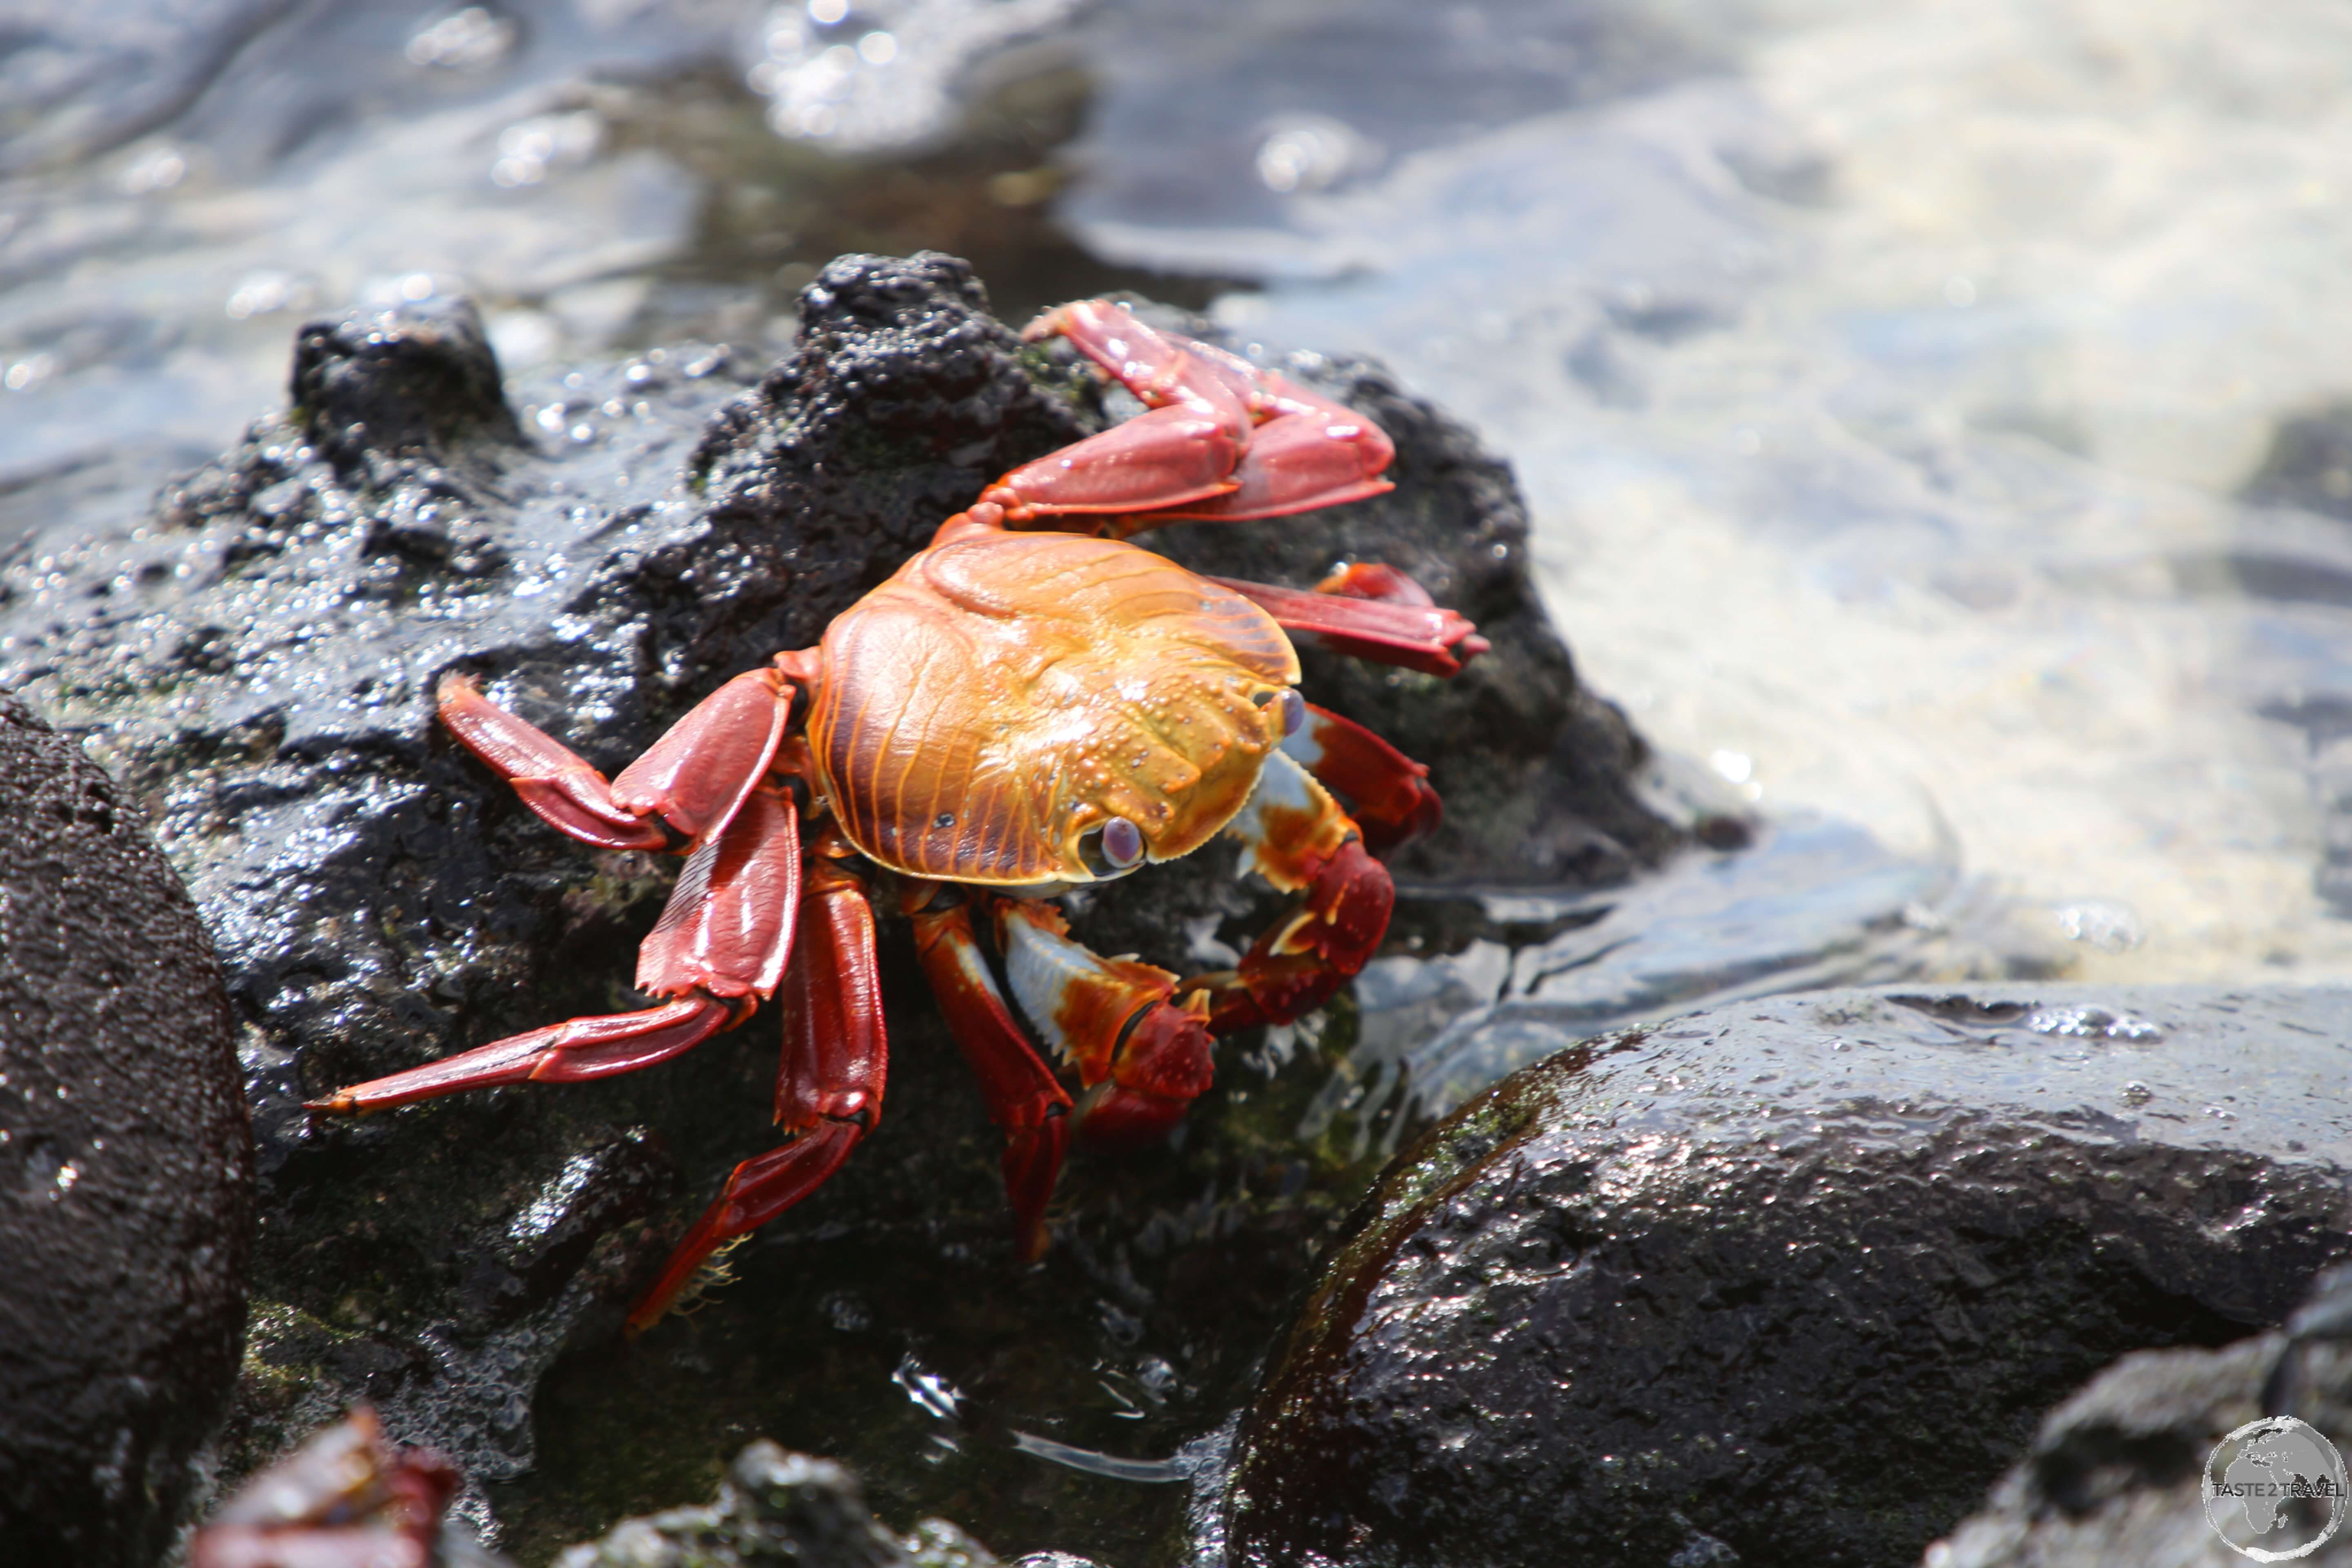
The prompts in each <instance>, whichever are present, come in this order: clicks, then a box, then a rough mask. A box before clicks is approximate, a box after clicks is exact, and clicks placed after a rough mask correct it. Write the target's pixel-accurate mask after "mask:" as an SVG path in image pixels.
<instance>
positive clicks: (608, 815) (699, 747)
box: [440, 669, 793, 849]
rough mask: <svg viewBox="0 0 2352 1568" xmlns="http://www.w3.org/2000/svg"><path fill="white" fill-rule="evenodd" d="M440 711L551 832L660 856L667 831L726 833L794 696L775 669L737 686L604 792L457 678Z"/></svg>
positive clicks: (565, 750)
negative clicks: (657, 852)
mask: <svg viewBox="0 0 2352 1568" xmlns="http://www.w3.org/2000/svg"><path fill="white" fill-rule="evenodd" d="M440 701H441V722H443V723H444V724H446V725H447V726H448V727H449V731H450V733H452V734H454V735H456V736H457V739H458V740H459V741H461V742H464V743H465V746H466V749H467V751H469V752H473V753H474V754H475V755H476V756H478V757H479V758H481V759H482V761H483V762H485V763H488V764H489V766H490V768H491V770H492V771H493V772H495V773H498V775H499V777H501V778H503V779H505V780H506V781H507V782H508V783H509V784H512V785H514V789H515V793H516V794H517V795H520V796H521V797H522V802H523V804H524V805H527V806H529V807H530V809H531V810H532V811H534V812H536V813H538V814H539V816H541V818H542V819H543V820H545V821H546V822H548V823H549V824H550V825H551V826H554V827H557V828H559V829H561V830H562V831H563V832H565V833H568V834H570V835H571V836H572V837H574V838H577V839H580V840H582V841H583V843H588V844H593V845H595V846H597V847H600V848H604V849H661V848H666V847H668V845H669V844H670V842H671V839H670V836H669V834H667V833H666V832H664V831H663V828H662V824H664V823H667V824H668V826H670V827H671V828H674V829H675V830H676V831H677V833H679V834H681V835H683V836H684V837H687V838H688V839H696V838H700V837H704V836H705V835H706V834H709V833H713V832H716V831H717V830H718V829H719V828H721V827H724V826H726V825H727V821H728V819H729V818H730V817H731V816H734V814H735V809H736V807H737V806H739V805H741V804H742V801H743V797H744V796H745V795H747V794H749V793H750V791H751V786H752V785H753V784H757V783H758V782H759V781H760V778H761V774H763V773H766V772H767V771H768V763H769V762H770V761H771V760H772V758H773V757H774V756H775V754H776V743H777V742H778V741H780V740H781V739H782V737H783V732H784V716H785V714H786V713H787V712H789V711H790V710H791V708H792V705H793V688H792V684H791V682H789V681H787V680H785V679H784V678H783V677H782V675H780V674H778V673H777V672H776V671H775V670H772V669H754V670H750V671H747V672H746V673H744V674H742V675H739V676H737V677H736V678H735V679H732V680H730V681H729V682H728V683H727V684H726V685H724V686H722V687H720V688H719V689H718V690H716V691H714V692H712V693H711V694H710V695H709V696H708V697H706V698H704V699H703V700H701V701H700V702H699V703H698V704H696V705H695V707H694V709H693V710H692V711H690V712H688V714H687V716H686V717H685V718H683V719H680V720H679V721H677V723H676V724H673V725H671V726H670V728H669V731H667V733H666V734H664V735H663V736H662V738H661V739H660V740H658V741H656V742H654V743H653V745H652V746H651V747H650V748H649V749H648V750H647V751H646V753H645V755H643V756H641V757H639V758H638V759H637V760H636V761H635V762H634V763H630V764H629V765H628V766H627V767H625V768H624V769H622V770H621V776H620V777H618V778H616V779H613V780H611V781H609V782H608V781H607V780H606V779H605V777H604V774H603V773H598V772H597V771H596V770H595V769H594V768H593V767H590V766H589V765H588V763H586V761H585V760H583V758H582V757H580V756H579V755H578V754H577V753H576V752H573V751H572V750H571V748H569V747H567V746H565V745H564V744H563V743H562V742H560V741H557V740H556V739H555V738H554V737H552V736H551V735H549V734H546V733H545V732H544V731H540V730H537V729H535V728H533V727H532V726H530V725H529V724H526V723H524V722H523V721H521V720H520V719H518V718H516V717H515V716H514V715H513V714H511V713H509V712H508V711H507V710H505V709H503V708H500V707H499V706H498V705H497V704H496V703H494V702H492V701H491V700H489V699H488V698H487V697H484V696H483V695H482V694H481V692H480V691H479V690H478V689H476V687H475V685H474V683H473V682H472V681H471V680H469V679H466V678H465V677H463V676H457V675H453V676H450V677H449V678H448V679H445V680H444V681H442V682H441V694H440ZM656 818H659V821H656V820H655V819H656Z"/></svg>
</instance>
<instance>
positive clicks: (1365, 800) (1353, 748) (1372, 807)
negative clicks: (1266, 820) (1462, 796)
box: [1282, 702, 1445, 855]
mask: <svg viewBox="0 0 2352 1568" xmlns="http://www.w3.org/2000/svg"><path fill="white" fill-rule="evenodd" d="M1282 749H1283V751H1284V752H1285V753H1286V754H1287V755H1288V756H1289V757H1290V759H1291V760H1292V761H1293V762H1295V763H1298V764H1299V765H1300V766H1301V767H1304V768H1305V769H1307V772H1309V773H1313V774H1314V775H1315V776H1316V778H1317V779H1318V780H1319V781H1320V782H1321V783H1322V784H1324V785H1326V786H1327V787H1328V788H1329V789H1330V790H1332V791H1333V792H1334V793H1335V794H1337V795H1339V797H1340V798H1341V799H1342V800H1343V801H1345V802H1346V803H1347V807H1348V814H1349V816H1352V817H1354V818H1355V819H1356V826H1358V827H1360V828H1361V829H1362V830H1363V834H1364V847H1365V848H1367V849H1370V851H1371V852H1372V853H1373V854H1375V855H1378V854H1382V853H1385V852H1386V851H1388V850H1391V849H1393V848H1395V847H1397V846H1398V845H1400V844H1407V843H1411V842H1412V840H1413V839H1416V838H1418V837H1421V836H1422V835H1423V834H1424V833H1429V832H1433V831H1434V830H1435V828H1436V826H1437V825H1438V824H1439V823H1440V822H1441V821H1443V820H1444V815H1445V812H1444V805H1443V804H1442V803H1441V802H1440V801H1439V800H1438V798H1437V792H1436V791H1435V790H1433V789H1432V788H1430V787H1429V764H1428V763H1416V762H1414V761H1413V760H1412V758H1411V757H1408V756H1406V755H1405V754H1404V753H1403V752H1400V751H1398V750H1397V749H1396V748H1395V747H1394V746H1391V745H1390V744H1389V743H1388V742H1386V741H1384V740H1382V739H1381V737H1380V736H1378V735H1376V734H1374V733H1372V731H1370V730H1367V729H1365V728H1364V727H1363V726H1362V725H1361V724H1359V723H1357V722H1356V721H1354V720H1352V719H1342V718H1341V717H1339V714H1337V713H1334V712H1332V711H1331V710H1329V709H1328V708H1318V707H1317V706H1316V705H1315V704H1314V703H1312V702H1309V703H1307V722H1306V723H1304V724H1301V725H1300V726H1299V727H1298V728H1297V730H1295V731H1291V733H1290V735H1289V737H1288V738H1287V739H1286V740H1285V741H1284V742H1282Z"/></svg>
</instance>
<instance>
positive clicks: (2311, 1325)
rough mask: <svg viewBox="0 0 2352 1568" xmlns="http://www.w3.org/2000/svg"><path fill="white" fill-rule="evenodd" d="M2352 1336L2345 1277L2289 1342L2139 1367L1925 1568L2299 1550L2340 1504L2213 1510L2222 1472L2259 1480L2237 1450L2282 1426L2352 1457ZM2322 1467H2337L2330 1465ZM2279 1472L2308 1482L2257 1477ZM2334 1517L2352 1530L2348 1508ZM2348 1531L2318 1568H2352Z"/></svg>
mask: <svg viewBox="0 0 2352 1568" xmlns="http://www.w3.org/2000/svg"><path fill="white" fill-rule="evenodd" d="M2347 1325H2352V1271H2347V1270H2344V1269H2336V1270H2334V1271H2332V1272H2331V1274H2329V1275H2326V1276H2323V1277H2322V1279H2321V1282H2320V1290H2319V1292H2318V1293H2317V1295H2316V1297H2315V1300H2312V1301H2311V1302H2309V1303H2308V1304H2306V1305H2305V1307H2304V1308H2303V1310H2300V1311H2298V1312H2297V1313H2296V1314H2295V1316H2294V1319H2293V1320H2291V1321H2289V1323H2288V1326H2287V1330H2286V1331H2284V1332H2281V1333H2269V1334H2263V1335H2262V1336H2260V1337H2259V1338H2256V1339H2251V1340H2242V1341H2241V1342H2238V1343H2236V1344H2233V1345H2231V1346H2229V1347H2228V1348H2226V1349H2223V1350H2219V1351H2195V1350H2172V1351H2145V1352H2140V1353H2139V1354H2137V1355H2129V1356H2126V1357H2125V1358H2124V1359H2123V1360H2121V1361H2119V1362H2117V1363H2116V1364H2115V1365H2113V1366H2111V1367H2109V1368H2107V1370H2105V1372H2102V1373H2099V1375H2098V1376H2097V1377H2096V1378H2095V1379H2093V1380H2092V1382H2091V1383H2090V1384H2089V1385H2088V1386H2087V1387H2085V1388H2084V1389H2083V1390H2082V1391H2081V1392H2080V1393H2078V1394H2075V1395H2074V1396H2073V1397H2072V1398H2070V1399H2068V1400H2067V1401H2066V1403H2065V1404H2063V1405H2060V1406H2059V1407H2058V1408H2057V1409H2056V1410H2054V1411H2053V1412H2051V1414H2050V1416H2049V1418H2048V1419H2047V1420H2045V1421H2043V1422H2042V1427H2041V1430H2040V1431H2038V1432H2037V1433H2035V1434H2034V1438H2033V1447H2032V1451H2031V1452H2029V1453H2028V1454H2027V1455H2026V1457H2025V1458H2023V1459H2022V1460H2021V1461H2020V1462H2019V1464H2018V1466H2017V1468H2015V1469H2013V1470H2011V1471H2010V1473H2009V1474H2008V1475H2007V1476H2005V1477H2003V1478H2002V1479H2001V1482H2000V1485H1999V1486H1998V1487H1996V1488H1994V1489H1993V1491H1992V1495H1991V1496H1990V1497H1989V1498H1987V1499H1986V1500H1985V1505H1984V1507H1983V1509H1982V1510H1979V1512H1977V1513H1976V1514H1974V1515H1971V1516H1970V1517H1969V1519H1968V1520H1967V1521H1965V1522H1963V1523H1962V1524H1961V1525H1960V1527H1959V1528H1958V1529H1957V1530H1955V1531H1952V1533H1951V1535H1950V1536H1949V1537H1948V1539H1946V1540H1943V1541H1939V1542H1936V1543H1935V1544H1934V1545H1932V1546H1930V1547H1928V1548H1927V1556H1926V1559H1925V1560H1924V1562H1923V1563H1922V1568H2147V1564H2150V1563H2178V1564H2179V1565H2180V1568H2227V1565H2229V1564H2233V1563H2242V1562H2245V1561H2246V1557H2245V1555H2244V1554H2243V1553H2242V1552H2237V1551H2235V1550H2233V1549H2232V1548H2233V1546H2249V1545H2251V1546H2254V1547H2257V1548H2259V1549H2261V1550H2263V1551H2266V1552H2278V1553H2282V1554H2291V1553H2294V1552H2295V1550H2296V1549H2297V1548H2299V1547H2304V1546H2305V1545H2306V1544H2308V1543H2310V1542H2313V1541H2314V1538H2315V1536H2317V1535H2319V1534H2321V1533H2322V1532H2324V1531H2326V1526H2327V1520H2328V1516H2329V1512H2330V1510H2329V1506H2328V1504H2327V1502H2326V1500H2324V1499H2315V1500H2313V1501H2312V1502H2311V1503H2310V1504H2308V1505H2303V1504H2298V1503H2296V1502H2294V1501H2292V1500H2290V1501H2288V1502H2286V1503H2284V1505H2280V1506H2272V1505H2269V1504H2267V1503H2266V1502H2264V1501H2262V1500H2256V1501H2254V1502H2253V1504H2252V1508H2251V1509H2248V1507H2247V1505H2246V1504H2244V1503H2239V1502H2236V1501H2234V1500H2222V1499H2219V1498H2214V1499H2209V1498H2208V1497H2207V1495H2206V1478H2207V1474H2208V1471H2209V1470H2210V1469H2214V1468H2218V1469H2219V1470H2220V1472H2221V1474H2220V1478H2219V1479H2223V1480H2225V1481H2242V1480H2243V1479H2247V1476H2246V1473H2245V1471H2244V1470H2241V1471H2240V1472H2239V1473H2238V1474H2236V1475H2232V1474H2231V1468H2230V1461H2231V1458H2233V1456H2231V1454H2229V1453H2228V1451H2227V1450H2225V1449H2224V1448H2223V1445H2224V1443H2225V1442H2227V1441H2228V1440H2229V1439H2230V1438H2231V1437H2232V1436H2234V1435H2236V1434H2238V1433H2240V1432H2242V1430H2243V1429H2244V1428H2245V1427H2246V1426H2249V1425H2252V1424H2253V1423H2257V1422H2263V1421H2265V1420H2268V1419H2270V1418H2273V1417H2278V1416H2288V1417H2292V1418H2294V1419H2295V1420H2298V1421H2302V1422H2305V1423H2306V1424H2308V1425H2309V1426H2311V1427H2312V1428H2313V1429H2314V1430H2315V1431H2316V1432H2317V1433H2318V1434H2319V1435H2320V1436H2322V1437H2323V1438H2325V1439H2326V1441H2327V1442H2329V1443H2330V1444H2332V1445H2334V1447H2336V1451H2337V1455H2338V1458H2339V1463H2340V1458H2341V1456H2342V1455H2344V1454H2346V1453H2352V1347H2347V1345H2346V1344H2345V1343H2344V1341H2345V1339H2346V1329H2347ZM2291 1441H2292V1439H2290V1442H2291ZM2217 1452H2218V1453H2220V1454H2221V1461H2220V1463H2219V1465H2218V1466H2217V1465H2216V1461H2215V1455H2216V1454H2217ZM2314 1457H2315V1458H2317V1460H2318V1461H2319V1463H2320V1464H2321V1465H2323V1466H2325V1465H2326V1456H2325V1455H2324V1454H2321V1455H2317V1456H2314ZM2265 1468H2266V1467H2263V1466H2262V1465H2259V1464H2257V1465H2253V1466H2250V1467H2247V1469H2251V1470H2252V1472H2253V1477H2254V1479H2266V1478H2265V1477H2264V1470H2265ZM2268 1469H2269V1474H2270V1475H2271V1476H2274V1477H2275V1478H2276V1479H2279V1480H2282V1481H2285V1482H2286V1483H2287V1484H2289V1485H2290V1486H2291V1485H2292V1484H2293V1481H2294V1472H2293V1471H2292V1470H2287V1469H2285V1468H2284V1467H2268ZM2305 1479H2319V1480H2323V1481H2324V1480H2328V1479H2334V1478H2332V1477H2329V1476H2326V1475H2325V1474H2322V1475H2320V1476H2317V1477H2306V1478H2305ZM2335 1512H2336V1515H2337V1516H2338V1518H2339V1519H2343V1515H2344V1504H2343V1502H2342V1500H2341V1498H2340V1496H2339V1498H2338V1500H2336V1504H2335ZM2216 1515H2218V1516H2219V1518H2220V1524H2219V1526H2218V1527H2217V1525H2216V1523H2215V1516H2216ZM2258 1524H2259V1525H2262V1526H2267V1528H2262V1529H2257V1528H2256V1527H2257V1525H2258ZM2347 1525H2352V1519H2345V1520H2343V1522H2342V1523H2339V1524H2338V1526H2337V1528H2336V1531H2334V1532H2333V1534H2332V1536H2331V1538H2330V1539H2328V1540H2326V1542H2324V1543H2323V1544H2321V1545H2320V1546H2319V1547H2318V1550H2316V1551H2315V1552H2310V1553H2309V1554H2308V1555H2305V1556H2302V1557H2300V1558H2299V1561H2302V1562H2305V1563H2310V1564H2312V1568H2345V1564H2347V1563H2352V1529H2347V1528H2346V1526H2347ZM2225 1531H2226V1532H2227V1533H2226V1535H2225V1533H2224V1532H2225Z"/></svg>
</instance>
